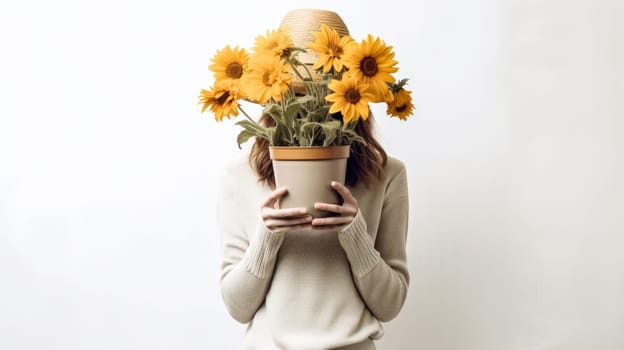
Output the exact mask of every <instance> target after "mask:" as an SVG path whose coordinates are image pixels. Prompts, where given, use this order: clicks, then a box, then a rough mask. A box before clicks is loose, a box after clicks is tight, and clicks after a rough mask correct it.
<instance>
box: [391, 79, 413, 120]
mask: <svg viewBox="0 0 624 350" xmlns="http://www.w3.org/2000/svg"><path fill="white" fill-rule="evenodd" d="M411 93H412V92H411V91H407V90H405V89H404V88H403V87H400V88H399V89H398V91H396V92H392V95H393V96H394V99H393V100H392V102H388V103H387V105H388V109H387V110H386V113H387V114H388V115H389V116H394V117H398V118H399V119H401V120H407V117H409V116H410V115H412V113H413V112H414V104H413V103H412V95H411Z"/></svg>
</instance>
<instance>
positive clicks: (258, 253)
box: [244, 225, 284, 279]
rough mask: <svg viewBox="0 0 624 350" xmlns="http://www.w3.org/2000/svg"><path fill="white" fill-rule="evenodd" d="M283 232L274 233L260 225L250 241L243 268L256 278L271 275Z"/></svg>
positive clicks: (282, 238)
mask: <svg viewBox="0 0 624 350" xmlns="http://www.w3.org/2000/svg"><path fill="white" fill-rule="evenodd" d="M283 240H284V234H283V233H274V232H271V231H269V230H267V229H266V227H264V225H260V228H259V229H258V233H257V236H256V239H255V240H254V241H253V242H252V243H251V245H250V246H249V248H248V252H247V255H246V257H245V261H244V264H245V268H246V269H247V271H249V273H251V274H252V275H254V276H255V277H256V278H259V279H265V278H268V277H269V276H270V275H271V272H272V271H273V266H274V265H275V258H276V256H277V252H278V251H279V248H280V246H281V245H282V241H283Z"/></svg>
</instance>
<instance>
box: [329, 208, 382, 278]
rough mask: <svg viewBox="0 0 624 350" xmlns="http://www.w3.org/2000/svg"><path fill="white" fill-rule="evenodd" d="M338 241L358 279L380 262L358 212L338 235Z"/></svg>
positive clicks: (364, 223) (364, 222) (362, 218)
mask: <svg viewBox="0 0 624 350" xmlns="http://www.w3.org/2000/svg"><path fill="white" fill-rule="evenodd" d="M338 240H339V241H340V245H341V246H342V249H344V251H345V253H346V254H347V259H349V263H350V264H351V270H353V272H354V273H355V275H356V276H357V277H358V278H361V277H364V276H365V275H366V274H367V273H369V272H370V271H371V270H372V269H373V268H374V267H375V265H377V263H378V262H379V260H381V257H380V256H379V252H378V251H377V250H375V245H374V243H373V239H372V238H371V236H370V235H369V234H368V231H367V230H366V221H365V220H364V217H363V216H362V214H361V212H360V211H359V210H358V213H357V215H356V216H355V218H354V219H353V222H351V224H349V225H348V226H347V227H345V228H344V229H342V230H341V231H340V232H339V233H338Z"/></svg>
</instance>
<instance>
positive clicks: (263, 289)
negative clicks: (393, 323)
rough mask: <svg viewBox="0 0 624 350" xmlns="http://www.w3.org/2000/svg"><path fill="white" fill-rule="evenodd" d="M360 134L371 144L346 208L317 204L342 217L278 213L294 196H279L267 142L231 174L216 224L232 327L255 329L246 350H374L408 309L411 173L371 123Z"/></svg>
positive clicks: (352, 163)
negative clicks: (281, 201) (381, 141)
mask: <svg viewBox="0 0 624 350" xmlns="http://www.w3.org/2000/svg"><path fill="white" fill-rule="evenodd" d="M264 121H266V120H264ZM357 131H358V133H359V135H362V136H363V137H364V139H365V140H366V141H367V143H366V145H364V144H360V143H355V144H353V145H352V146H351V157H350V158H349V162H348V170H347V179H346V183H347V186H345V185H343V184H341V183H338V182H333V183H332V184H331V185H332V187H333V188H334V189H335V190H336V191H337V192H338V193H339V194H340V195H341V196H342V198H343V203H342V205H331V204H326V203H316V204H315V208H317V209H320V210H325V211H329V212H332V213H334V214H335V216H330V217H326V218H312V217H311V216H309V215H307V213H306V211H305V209H303V208H291V209H277V208H276V205H275V204H276V203H277V202H278V201H279V199H280V198H281V197H282V196H284V195H285V194H286V193H287V191H288V189H285V188H277V189H274V180H273V169H272V167H271V160H270V158H269V154H268V145H267V143H266V141H264V140H263V139H257V140H256V142H255V144H254V146H253V148H252V150H251V153H250V155H249V157H248V159H241V160H239V161H237V162H234V163H232V164H231V165H229V166H228V167H227V168H226V170H225V173H224V176H223V178H222V182H221V187H220V195H219V203H218V214H217V215H218V222H219V226H220V231H221V234H222V238H223V255H224V258H223V264H222V275H221V287H222V295H223V300H224V301H225V305H226V307H227V309H228V311H229V312H230V314H231V315H232V317H234V318H235V319H236V320H237V321H239V322H241V323H249V325H248V328H247V333H246V336H245V341H244V346H245V349H287V350H301V349H319V350H320V349H358V350H359V349H375V345H374V342H373V340H375V339H379V338H380V337H381V336H382V335H383V328H382V325H381V322H387V321H389V320H391V319H392V318H394V317H395V316H396V315H397V314H398V312H399V310H400V309H401V307H402V305H403V302H404V300H405V297H406V294H407V287H408V283H409V274H408V271H407V261H406V254H405V243H406V235H407V222H408V190H407V176H406V170H405V166H404V165H403V163H401V162H400V161H399V160H397V159H394V158H392V157H388V156H387V155H386V152H385V151H384V149H383V148H382V146H381V145H380V144H379V143H378V142H377V141H376V140H375V137H374V135H373V131H372V118H369V119H368V120H360V122H359V123H358V125H357Z"/></svg>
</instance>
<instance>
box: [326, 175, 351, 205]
mask: <svg viewBox="0 0 624 350" xmlns="http://www.w3.org/2000/svg"><path fill="white" fill-rule="evenodd" d="M331 186H332V188H333V189H335V190H336V191H338V193H339V194H340V195H341V196H342V199H343V200H344V203H348V204H351V205H353V206H357V200H356V199H355V197H353V194H351V191H349V189H348V188H346V187H345V185H343V184H341V183H340V182H338V181H332V182H331Z"/></svg>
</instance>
